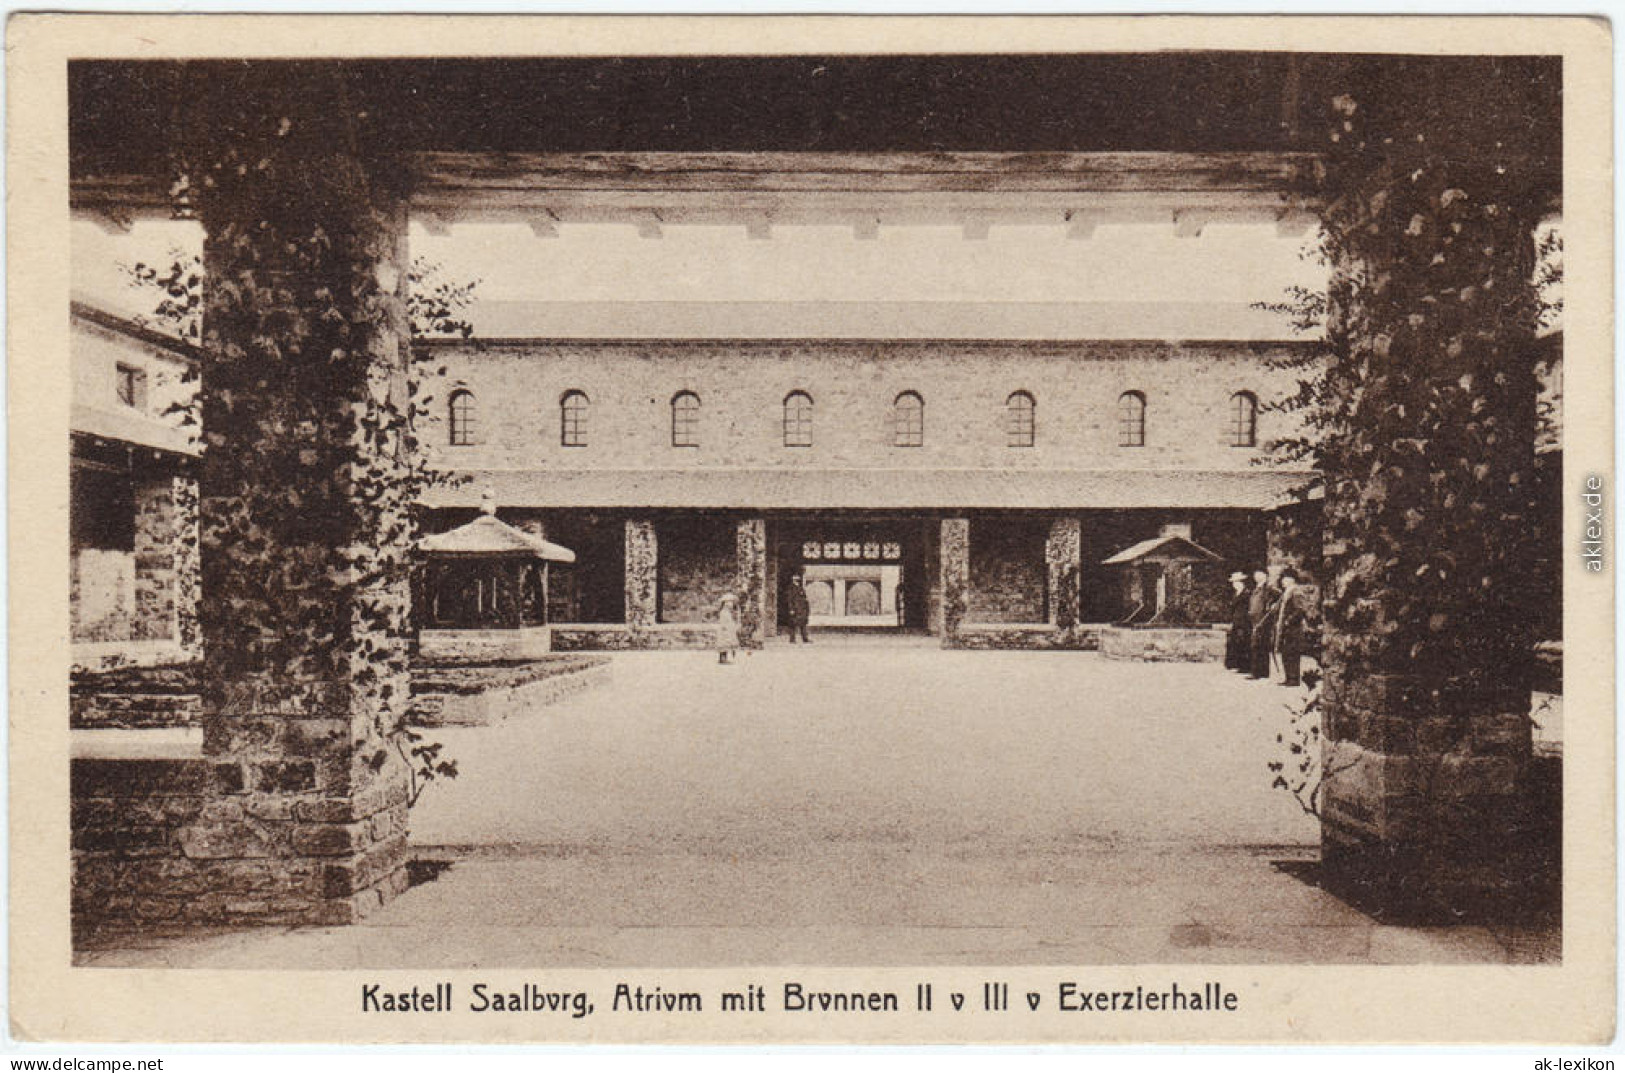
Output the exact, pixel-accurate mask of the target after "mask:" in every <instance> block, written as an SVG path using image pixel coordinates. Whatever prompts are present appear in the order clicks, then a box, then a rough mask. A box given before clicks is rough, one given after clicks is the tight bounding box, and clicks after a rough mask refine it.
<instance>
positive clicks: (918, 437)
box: [891, 391, 925, 447]
mask: <svg viewBox="0 0 1625 1073" xmlns="http://www.w3.org/2000/svg"><path fill="white" fill-rule="evenodd" d="M891 416H892V443H893V444H895V445H896V446H898V447H921V446H924V444H925V400H924V399H922V398H920V396H919V395H917V394H915V393H914V392H912V391H905V392H903V393H902V394H901V395H899V396H897V398H896V399H895V400H894V401H893V402H892V404H891Z"/></svg>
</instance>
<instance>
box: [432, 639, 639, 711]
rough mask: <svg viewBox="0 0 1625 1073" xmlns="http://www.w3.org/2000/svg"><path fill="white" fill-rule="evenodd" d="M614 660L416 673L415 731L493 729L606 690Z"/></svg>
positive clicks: (572, 659)
mask: <svg viewBox="0 0 1625 1073" xmlns="http://www.w3.org/2000/svg"><path fill="white" fill-rule="evenodd" d="M609 678H610V663H609V657H608V656H554V657H551V658H550V659H547V660H532V661H527V662H523V663H498V664H480V665H463V666H454V667H435V666H424V667H417V668H414V669H413V674H412V707H411V709H410V710H409V712H408V713H407V719H408V721H409V722H410V723H411V724H412V725H413V726H423V727H435V726H490V725H492V724H495V723H500V722H502V721H503V720H505V719H510V718H514V717H519V716H524V715H527V714H529V713H531V712H534V711H535V710H537V709H538V708H544V707H546V706H548V705H550V704H557V703H558V702H559V701H561V700H564V699H565V698H566V697H572V696H575V695H576V694H578V693H582V692H584V691H586V690H588V689H592V688H594V687H596V686H600V685H603V684H605V683H607V682H608V681H609Z"/></svg>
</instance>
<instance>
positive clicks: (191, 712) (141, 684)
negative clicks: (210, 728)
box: [68, 666, 203, 728]
mask: <svg viewBox="0 0 1625 1073" xmlns="http://www.w3.org/2000/svg"><path fill="white" fill-rule="evenodd" d="M68 725H69V726H71V727H97V728H103V727H121V728H147V727H179V726H187V727H195V726H202V725H203V703H202V701H201V699H200V698H199V697H198V693H197V672H196V669H195V668H193V667H173V666H172V667H139V668H123V669H119V670H112V671H80V672H77V673H75V674H74V675H73V678H72V683H71V685H70V687H69V692H68Z"/></svg>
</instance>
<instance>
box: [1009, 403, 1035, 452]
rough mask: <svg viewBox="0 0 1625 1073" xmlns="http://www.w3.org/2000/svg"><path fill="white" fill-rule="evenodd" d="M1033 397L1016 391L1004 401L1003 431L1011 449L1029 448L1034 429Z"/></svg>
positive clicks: (1031, 443)
mask: <svg viewBox="0 0 1625 1073" xmlns="http://www.w3.org/2000/svg"><path fill="white" fill-rule="evenodd" d="M1036 408H1037V407H1036V405H1035V404H1034V402H1033V397H1032V396H1031V395H1029V394H1027V393H1026V392H1025V391H1018V392H1016V393H1015V394H1014V395H1011V396H1010V397H1009V398H1008V399H1005V400H1004V431H1005V435H1006V437H1007V439H1006V441H1005V442H1007V443H1008V444H1009V445H1010V446H1011V447H1031V446H1032V445H1033V440H1034V431H1035V428H1036V424H1035V419H1034V413H1033V411H1034V410H1035V409H1036Z"/></svg>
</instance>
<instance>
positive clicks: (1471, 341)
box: [1318, 71, 1556, 921]
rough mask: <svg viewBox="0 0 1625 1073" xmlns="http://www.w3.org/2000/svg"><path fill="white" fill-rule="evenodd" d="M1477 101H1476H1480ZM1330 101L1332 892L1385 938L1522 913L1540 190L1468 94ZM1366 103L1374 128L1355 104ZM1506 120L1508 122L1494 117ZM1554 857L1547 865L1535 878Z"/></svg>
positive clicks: (1519, 155)
mask: <svg viewBox="0 0 1625 1073" xmlns="http://www.w3.org/2000/svg"><path fill="white" fill-rule="evenodd" d="M1475 85H1476V83H1475ZM1369 88H1370V95H1367V96H1363V97H1362V96H1359V95H1354V96H1349V97H1342V98H1339V99H1338V100H1337V101H1335V102H1334V105H1335V107H1336V110H1337V119H1338V120H1339V127H1340V130H1341V136H1340V138H1339V139H1338V141H1337V142H1336V143H1334V147H1333V150H1332V152H1331V153H1330V155H1329V158H1328V162H1327V171H1326V175H1327V182H1328V185H1329V187H1330V190H1329V191H1328V192H1327V194H1326V196H1325V199H1324V200H1325V203H1326V204H1327V205H1329V206H1330V207H1329V208H1328V209H1327V210H1326V211H1325V214H1324V225H1325V228H1326V231H1327V234H1328V242H1327V248H1328V249H1331V250H1333V251H1335V255H1334V257H1335V259H1334V261H1333V265H1332V268H1333V275H1332V279H1331V283H1330V287H1329V291H1328V298H1329V303H1328V304H1329V310H1330V312H1329V317H1328V324H1327V336H1328V339H1329V340H1331V349H1332V351H1333V357H1332V359H1331V370H1330V372H1329V374H1328V378H1327V383H1328V385H1329V387H1330V391H1331V396H1330V404H1331V410H1330V413H1329V417H1330V421H1329V422H1328V423H1327V424H1326V425H1325V432H1324V434H1323V442H1322V444H1321V445H1320V447H1319V452H1318V453H1319V456H1320V458H1321V459H1322V460H1323V467H1324V473H1325V483H1326V497H1325V501H1324V521H1325V534H1324V549H1323V550H1324V564H1323V570H1324V574H1325V576H1324V578H1323V579H1321V580H1322V581H1323V582H1324V584H1323V587H1322V594H1323V602H1322V609H1323V614H1324V618H1325V629H1324V637H1323V653H1324V664H1325V672H1326V677H1325V682H1324V685H1323V687H1322V689H1323V692H1322V708H1323V717H1324V729H1325V740H1326V746H1325V749H1324V752H1323V766H1324V772H1325V779H1324V783H1323V785H1322V787H1321V797H1320V802H1319V805H1320V813H1321V821H1322V852H1323V860H1324V865H1325V871H1326V876H1327V881H1328V885H1329V886H1330V888H1331V889H1333V890H1340V891H1344V892H1347V893H1349V894H1351V895H1357V896H1360V897H1363V898H1364V899H1365V900H1366V901H1367V903H1368V904H1377V905H1380V906H1383V907H1384V909H1385V910H1386V911H1388V912H1389V913H1390V914H1391V915H1393V916H1394V917H1396V918H1405V917H1407V916H1408V917H1410V918H1412V919H1443V920H1452V921H1454V920H1460V919H1463V918H1464V917H1471V916H1476V915H1478V914H1479V913H1481V912H1492V913H1493V912H1499V911H1502V910H1504V909H1506V908H1509V907H1521V908H1523V909H1529V908H1532V906H1531V904H1530V903H1531V901H1532V900H1533V897H1532V895H1531V893H1530V892H1531V891H1532V890H1533V889H1534V888H1535V886H1536V885H1538V884H1539V883H1540V876H1541V873H1542V871H1544V870H1545V865H1544V864H1543V863H1542V860H1543V857H1542V854H1543V853H1544V852H1545V851H1548V850H1550V851H1553V852H1554V853H1555V848H1556V847H1555V846H1542V845H1541V844H1540V839H1539V838H1536V837H1532V836H1531V832H1532V831H1536V830H1538V829H1539V828H1540V820H1539V818H1537V817H1532V816H1530V815H1529V814H1528V812H1527V809H1528V805H1529V802H1530V798H1529V795H1528V792H1527V783H1526V781H1525V776H1526V772H1527V770H1528V761H1529V758H1530V723H1529V718H1528V712H1529V700H1530V668H1531V663H1532V658H1533V652H1532V642H1531V637H1530V632H1529V623H1530V621H1531V618H1532V614H1531V610H1530V606H1529V604H1528V600H1529V598H1530V596H1531V593H1530V591H1529V589H1528V588H1527V579H1528V578H1529V577H1530V576H1531V572H1532V550H1531V548H1530V545H1529V541H1528V533H1529V531H1530V523H1529V517H1528V512H1529V509H1530V507H1529V503H1528V500H1527V490H1528V489H1529V488H1530V487H1531V486H1532V481H1531V477H1532V470H1533V461H1534V448H1533V445H1534V405H1535V397H1536V385H1535V381H1534V375H1533V363H1532V361H1531V360H1530V355H1531V353H1532V352H1533V344H1534V330H1535V324H1536V317H1535V311H1536V302H1535V295H1534V289H1533V285H1532V283H1531V278H1532V275H1533V271H1532V270H1533V260H1534V240H1533V231H1534V227H1535V225H1536V223H1537V222H1538V218H1539V214H1540V212H1541V210H1542V206H1543V205H1544V203H1545V201H1544V195H1543V194H1542V192H1541V191H1542V189H1543V188H1544V189H1551V187H1550V186H1546V185H1545V184H1547V183H1549V182H1551V181H1552V179H1551V177H1550V176H1547V177H1543V176H1542V175H1541V174H1540V172H1541V169H1542V167H1543V165H1542V163H1541V161H1543V160H1545V159H1548V158H1547V156H1546V155H1544V154H1543V153H1542V152H1533V151H1531V148H1530V146H1529V144H1528V142H1527V139H1528V138H1530V137H1540V136H1542V135H1541V134H1540V132H1539V130H1538V129H1537V128H1540V127H1542V126H1543V124H1542V123H1533V124H1527V125H1525V126H1520V125H1519V123H1520V122H1521V121H1519V120H1516V119H1515V116H1516V114H1517V112H1518V108H1514V107H1512V106H1511V105H1510V104H1508V105H1507V106H1506V107H1505V108H1504V109H1503V108H1502V106H1501V102H1495V103H1494V104H1493V106H1492V105H1491V104H1489V103H1485V102H1484V101H1481V100H1480V98H1479V94H1480V92H1482V93H1485V94H1488V95H1490V99H1491V100H1493V98H1494V95H1495V94H1496V93H1498V92H1506V89H1505V87H1497V84H1496V82H1495V78H1494V76H1493V72H1492V71H1486V72H1485V82H1484V85H1483V86H1482V87H1481V89H1475V90H1474V92H1473V93H1472V94H1467V95H1458V94H1457V92H1456V90H1459V87H1446V90H1444V91H1441V90H1440V88H1439V87H1434V88H1433V91H1432V92H1431V94H1430V93H1429V92H1428V91H1427V88H1426V87H1422V89H1421V91H1420V93H1419V97H1418V99H1417V100H1416V101H1415V102H1412V101H1411V100H1410V98H1406V99H1405V102H1404V104H1403V105H1399V104H1397V103H1396V102H1395V100H1394V99H1393V96H1392V93H1393V90H1392V87H1383V86H1380V85H1378V86H1373V87H1369ZM1373 101H1375V102H1376V104H1375V107H1372V106H1371V104H1372V102H1373ZM1503 112H1504V115H1503ZM1550 859H1551V858H1544V860H1546V861H1547V862H1549V861H1550Z"/></svg>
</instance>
